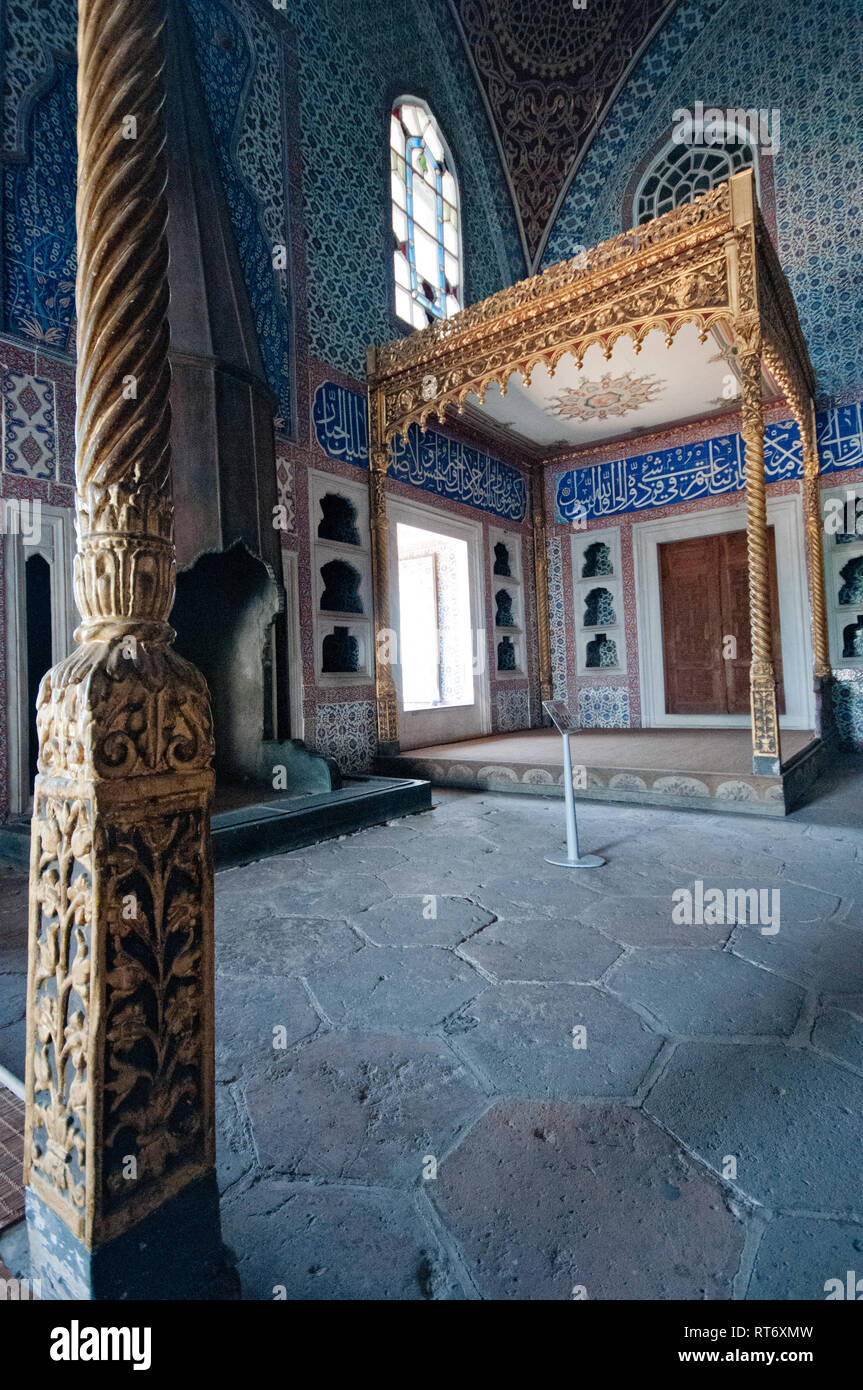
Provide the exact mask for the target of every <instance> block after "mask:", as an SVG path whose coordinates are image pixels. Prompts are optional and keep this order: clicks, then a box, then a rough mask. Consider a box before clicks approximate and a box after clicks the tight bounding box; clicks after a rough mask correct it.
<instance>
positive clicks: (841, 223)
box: [544, 0, 863, 400]
mask: <svg viewBox="0 0 863 1390" xmlns="http://www.w3.org/2000/svg"><path fill="white" fill-rule="evenodd" d="M860 21H861V12H860V0H806V3H802V4H801V3H800V0H770V3H763V4H753V3H752V0H681V3H680V4H679V5H678V6H677V7H676V9H675V11H674V13H673V14H672V15H671V16H670V17H669V19H668V21H667V22H666V24H665V25H664V26H663V28H662V30H661V31H660V32H659V34H658V35H657V37H656V38H655V39H654V40H653V42H652V43H651V44H650V46H649V47H648V49H647V50H646V52H645V54H644V55H643V57H642V58H641V60H640V62H639V63H638V65H637V67H636V69H635V71H634V72H633V74H632V77H631V78H630V80H629V81H628V82H627V83H626V85H625V86H624V88H623V90H622V91H621V93H620V94H619V96H618V97H617V99H616V101H615V102H614V104H613V106H612V108H611V111H610V112H609V115H608V116H607V118H606V119H605V121H604V122H603V124H602V126H601V128H600V130H599V132H598V134H597V136H596V138H595V140H594V142H593V145H592V146H591V148H590V150H589V152H588V154H587V156H586V158H585V160H584V163H583V164H582V167H581V168H580V170H579V171H578V173H577V174H576V176H575V179H574V181H573V184H572V187H571V189H570V192H569V194H568V195H567V197H566V198H565V200H564V202H563V205H562V207H561V211H560V214H559V216H558V218H557V222H556V225H555V227H554V229H553V231H552V234H551V237H550V239H549V243H548V247H547V250H546V254H545V258H544V263H545V264H546V265H551V264H553V263H554V262H555V261H558V260H562V259H565V258H566V257H567V256H570V255H572V254H573V248H574V247H576V246H580V245H584V246H591V245H593V244H595V243H596V242H597V241H601V240H602V239H603V238H605V237H608V236H613V235H614V234H615V233H616V232H619V231H620V230H621V226H622V220H621V219H622V217H623V212H624V200H625V194H626V188H627V184H628V181H629V179H630V177H631V175H632V173H633V171H634V170H635V169H636V167H637V166H638V164H639V162H640V161H641V160H642V159H644V158H645V157H646V156H647V155H648V154H649V152H650V151H651V150H652V149H653V148H654V146H655V145H656V144H657V143H658V142H659V141H660V140H661V139H662V137H663V136H664V135H667V134H668V133H669V132H670V130H671V127H672V124H673V121H672V115H673V112H674V110H675V109H676V108H678V107H687V108H689V109H691V108H692V106H693V104H694V103H695V101H697V100H702V101H704V102H705V103H706V104H707V105H714V104H715V105H717V106H721V107H723V108H726V107H729V106H730V107H743V108H748V107H758V108H760V107H764V108H767V109H770V110H772V109H773V108H777V109H778V110H779V112H780V117H781V124H780V132H781V138H780V148H779V153H778V154H777V155H776V156H775V157H774V158H773V175H774V184H775V197H776V224H777V231H778V239H779V247H778V249H779V255H780V258H781V260H782V264H783V266H784V268H785V270H786V272H787V274H788V278H789V281H790V283H791V288H792V290H793V292H794V295H795V298H796V301H797V305H798V309H799V312H800V319H801V324H802V327H803V331H804V333H805V335H806V339H807V342H808V344H809V351H810V354H811V357H812V362H813V366H814V367H815V371H816V374H817V377H818V386H819V391H820V392H821V393H822V395H827V396H833V397H839V398H841V399H843V400H851V399H859V398H860V397H861V396H863V367H861V360H860V334H859V325H860V321H861V318H863V279H861V275H860V264H861V252H863V169H861V160H860V150H861V146H863V128H861V114H860V113H861V110H863V24H861V22H860ZM767 158H770V156H767Z"/></svg>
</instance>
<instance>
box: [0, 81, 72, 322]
mask: <svg viewBox="0 0 863 1390" xmlns="http://www.w3.org/2000/svg"><path fill="white" fill-rule="evenodd" d="M75 119H76V99H75V68H74V67H72V66H71V65H68V64H65V63H63V64H61V65H60V67H59V71H58V73H57V76H56V79H55V81H54V83H53V84H52V85H51V86H50V87H49V89H48V90H47V91H46V92H45V93H44V94H43V95H42V96H41V98H40V99H39V100H38V101H37V102H36V103H35V104H34V105H33V107H32V110H31V116H30V121H29V131H28V132H27V134H28V144H29V146H30V150H31V151H32V159H28V160H27V161H26V162H24V163H20V164H19V163H12V164H5V165H4V166H3V171H2V189H3V238H2V241H3V303H4V308H5V314H4V318H5V326H6V327H7V328H9V329H11V331H12V332H14V333H19V334H21V335H22V336H23V337H25V338H32V339H34V340H35V341H37V342H42V343H50V344H52V345H54V346H56V347H59V348H66V347H68V346H69V342H70V338H71V337H72V335H73V331H74V322H75V267H76V264H77V256H76V249H75V162H74V160H75Z"/></svg>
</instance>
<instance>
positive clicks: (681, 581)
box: [659, 527, 785, 714]
mask: <svg viewBox="0 0 863 1390" xmlns="http://www.w3.org/2000/svg"><path fill="white" fill-rule="evenodd" d="M768 541H769V546H768V563H769V575H770V604H771V613H772V616H773V663H774V669H775V671H776V678H777V701H778V708H779V712H780V713H784V711H785V702H784V692H783V687H782V654H781V642H780V634H779V591H778V586H777V581H776V548H775V542H774V535H773V528H772V527H770V528H768ZM659 577H660V585H661V595H662V645H663V660H664V666H665V709H666V713H667V714H748V713H749V659H750V643H749V599H748V594H749V570H748V565H747V559H746V532H745V531H727V532H724V533H722V534H721V535H717V536H697V537H694V538H693V539H692V540H684V541H668V542H666V543H665V544H664V545H660V546H659Z"/></svg>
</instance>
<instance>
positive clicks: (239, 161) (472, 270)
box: [2, 0, 524, 432]
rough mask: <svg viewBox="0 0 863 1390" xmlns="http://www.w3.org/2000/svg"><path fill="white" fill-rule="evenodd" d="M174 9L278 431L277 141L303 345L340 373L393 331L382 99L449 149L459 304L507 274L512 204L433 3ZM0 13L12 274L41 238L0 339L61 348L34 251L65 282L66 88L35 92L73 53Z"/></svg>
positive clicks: (457, 53)
mask: <svg viewBox="0 0 863 1390" xmlns="http://www.w3.org/2000/svg"><path fill="white" fill-rule="evenodd" d="M185 3H186V7H187V9H188V12H189V15H190V17H191V20H192V24H193V29H194V42H195V48H196V57H197V61H198V66H199V70H200V72H201V78H202V85H203V89H204V96H205V101H206V105H207V109H208V112H209V117H210V121H211V124H212V127H213V131H214V135H215V142H216V146H217V150H218V157H219V167H220V173H221V176H222V180H223V183H224V186H225V190H226V195H227V200H228V205H229V208H230V212H231V216H232V220H233V225H234V230H235V233H236V237H237V243H238V248H239V252H240V258H241V263H242V265H243V270H244V275H245V279H246V283H247V285H248V289H249V295H250V299H251V302H252V309H253V313H254V316H255V321H256V325H257V328H258V333H259V336H260V342H261V350H262V356H263V358H264V363H265V367H266V370H267V375H268V378H269V381H270V385H271V386H272V388H273V391H274V393H275V395H276V397H277V399H278V401H279V412H280V416H281V423H282V427H283V429H284V431H285V432H289V431H290V425H291V411H292V402H291V399H290V390H289V385H290V374H291V366H292V364H291V353H292V343H291V335H290V325H291V312H290V310H291V291H290V277H289V273H288V272H287V271H285V272H281V273H280V271H279V268H278V266H276V268H275V269H274V265H273V248H274V247H275V246H278V245H280V244H282V243H286V242H287V243H288V244H290V243H289V238H288V225H287V215H288V206H287V204H288V199H287V190H286V186H285V177H286V176H285V167H286V156H287V153H288V150H287V144H288V141H289V139H291V138H293V139H296V140H298V141H299V146H300V154H301V163H302V203H303V206H302V209H301V215H302V219H303V224H304V228H305V233H306V252H307V259H306V266H305V273H306V278H307V295H308V323H309V349H310V351H311V352H312V353H313V354H315V355H316V356H317V357H319V358H320V359H322V360H323V361H326V362H329V363H330V364H332V365H333V366H334V367H337V368H339V369H341V370H343V371H345V372H348V373H350V374H352V375H353V376H355V377H359V378H362V377H363V376H364V375H365V349H366V346H367V345H368V344H369V343H375V342H383V341H386V340H388V339H390V338H392V337H394V336H396V335H397V334H398V332H399V331H400V330H399V328H398V324H397V322H396V321H395V319H394V318H393V314H392V309H391V296H392V286H391V276H392V262H391V232H390V225H389V216H390V210H389V200H388V189H389V144H388V124H387V118H388V111H389V106H390V103H391V101H392V99H393V98H394V97H395V96H396V95H399V94H401V93H405V92H410V93H413V94H415V95H418V96H420V97H424V98H425V99H427V100H428V101H429V103H430V104H431V106H432V108H433V110H434V112H435V114H436V116H437V118H438V120H439V122H440V125H441V128H442V129H443V131H444V134H445V135H446V137H447V139H448V141H449V143H450V145H451V148H452V151H453V155H454V157H455V160H456V164H457V167H458V172H459V177H460V180H461V190H462V210H463V240H464V251H465V263H466V291H467V295H468V298H469V299H471V300H476V299H482V298H484V297H485V296H487V295H489V294H492V293H493V292H494V291H495V290H498V289H500V288H501V286H502V285H505V284H509V283H511V282H512V281H513V280H515V279H517V278H518V277H519V276H520V275H523V274H524V263H523V259H522V253H521V249H520V244H519V240H518V234H517V230H516V224H515V216H514V212H513V208H512V203H511V200H510V197H509V192H508V189H507V185H506V181H505V178H504V175H503V171H502V169H501V165H500V160H499V158H498V155H497V150H496V147H495V144H494V140H493V137H492V134H491V130H490V127H489V125H488V120H487V117H486V115H485V111H484V108H483V105H482V100H481V97H480V95H479V92H478V91H477V89H476V85H475V83H474V81H473V77H472V75H471V72H470V69H469V66H468V63H467V60H466V58H465V55H464V52H463V50H462V47H461V44H460V41H459V39H458V35H457V33H456V31H455V28H454V26H453V24H452V22H451V17H450V14H449V10H448V7H447V4H446V0H387V3H382V2H381V0H375V2H374V3H356V2H355V0H327V3H326V4H322V3H321V0H285V4H284V5H279V6H278V9H277V14H276V20H277V22H276V23H274V22H273V11H272V9H271V8H270V7H269V6H267V5H265V4H263V3H262V0H185ZM2 13H3V21H4V33H3V54H4V60H5V68H4V85H3V103H4V117H5V120H4V135H3V139H4V141H5V142H6V145H5V151H6V153H7V154H9V153H14V154H15V156H16V157H19V158H20V157H22V156H23V157H24V158H25V160H26V164H27V167H22V168H17V167H14V166H10V167H8V168H7V170H6V183H7V185H8V187H7V194H6V213H5V217H6V229H5V232H4V236H5V238H6V242H7V252H6V253H7V256H10V252H11V253H12V254H11V257H10V259H11V261H12V262H13V263H14V264H16V265H21V264H22V262H21V256H20V255H16V254H15V253H16V249H17V248H19V247H22V246H23V247H30V248H33V247H34V245H35V243H34V228H36V227H39V228H41V227H42V226H43V225H46V226H47V227H48V230H49V232H50V235H51V236H52V237H53V241H54V243H55V244H52V246H51V247H50V248H48V249H47V250H45V249H44V248H42V249H40V248H38V247H36V249H34V250H32V251H31V250H28V251H26V253H25V259H24V263H23V268H22V269H21V270H20V271H19V272H12V273H11V275H10V279H9V289H8V291H7V311H6V327H7V328H8V329H10V330H11V331H13V332H15V333H20V334H22V335H23V336H24V337H30V338H37V339H39V338H41V339H42V340H43V341H44V340H45V337H46V335H47V338H48V341H51V342H53V343H56V344H57V345H59V346H63V347H65V346H66V345H67V343H66V339H67V338H68V336H69V330H70V328H71V324H72V304H71V301H70V302H69V303H68V304H61V302H60V300H61V297H62V295H63V294H65V291H64V290H61V291H59V293H55V286H54V285H53V284H47V283H43V281H42V279H41V278H40V277H41V276H42V274H43V270H44V267H42V266H41V265H40V264H39V256H40V255H41V256H45V255H50V257H51V261H50V264H49V266H48V270H49V279H50V278H52V277H53V278H56V279H62V280H63V281H64V282H66V281H70V280H73V279H74V198H73V196H72V191H73V188H74V160H75V150H74V139H73V138H71V131H73V129H74V124H73V125H72V126H71V127H70V125H69V122H70V119H71V120H73V116H74V108H72V109H70V108H69V92H70V91H71V92H72V94H73V95H74V80H73V79H71V80H70V83H69V85H67V79H66V78H62V77H61V79H60V90H59V91H58V93H57V94H55V93H54V92H53V89H52V91H50V92H49V93H48V94H47V95H46V94H45V92H44V88H45V87H46V86H48V85H49V84H50V82H51V80H52V76H54V77H56V73H57V68H56V57H57V54H58V53H60V54H67V55H68V56H69V58H70V59H72V58H73V57H74V46H75V6H74V4H71V3H70V4H58V5H56V6H50V7H49V6H47V5H45V6H35V5H33V4H32V3H31V0H6V3H5V6H4V7H3V10H2ZM283 19H284V20H286V21H287V25H285V24H282V23H279V22H278V21H281V20H283ZM283 34H284V35H285V36H286V38H287V40H288V42H290V43H291V44H295V45H296V62H297V68H298V88H299V94H298V95H299V105H298V109H294V107H295V106H296V102H294V103H293V104H292V103H290V102H289V101H288V96H287V93H286V91H285V88H284V83H283V79H282V73H281V54H280V52H279V48H280V44H281V37H282V35H283ZM34 98H38V100H37V103H36V107H35V115H34V112H33V109H32V108H33V101H34ZM64 103H65V105H64ZM289 107H290V109H289ZM286 123H288V124H289V125H290V130H291V134H290V135H287V134H286V133H285V126H286ZM28 126H29V127H32V136H31V138H29V139H28ZM31 155H32V156H33V158H32V161H31ZM43 183H44V184H46V187H45V188H44V189H42V188H40V187H38V186H37V185H39V184H43ZM49 205H50V206H49ZM43 210H47V212H48V216H47V217H41V216H40V213H41V211H43ZM70 247H71V248H72V250H71V252H70V251H69V248H70ZM70 256H71V259H70ZM28 257H29V259H28ZM61 272H62V273H61ZM16 275H17V278H15V276H16ZM13 280H14V283H12V281H13ZM49 301H50V302H49ZM61 311H62V312H61Z"/></svg>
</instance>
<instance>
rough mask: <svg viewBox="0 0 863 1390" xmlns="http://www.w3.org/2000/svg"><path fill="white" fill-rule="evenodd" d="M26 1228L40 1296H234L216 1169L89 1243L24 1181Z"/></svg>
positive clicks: (237, 1289) (234, 1279)
mask: <svg viewBox="0 0 863 1390" xmlns="http://www.w3.org/2000/svg"><path fill="white" fill-rule="evenodd" d="M27 1231H28V1235H29V1239H30V1268H29V1277H30V1279H31V1280H35V1279H38V1280H39V1285H37V1287H39V1289H40V1298H42V1299H43V1300H48V1301H52V1300H67V1299H75V1300H87V1301H98V1300H114V1299H146V1300H154V1299H158V1300H163V1299H170V1300H178V1299H232V1298H239V1297H240V1287H239V1280H238V1278H237V1275H236V1272H235V1271H234V1270H233V1269H232V1268H231V1266H230V1264H229V1263H228V1260H227V1258H226V1253H225V1250H224V1247H223V1246H222V1241H221V1235H220V1227H219V1190H218V1187H217V1185H216V1175H215V1173H209V1174H208V1175H207V1176H206V1177H204V1178H200V1179H199V1180H198V1182H195V1183H192V1184H190V1186H188V1187H185V1188H184V1189H183V1191H182V1192H180V1193H178V1194H177V1195H176V1196H174V1197H172V1198H170V1200H169V1201H167V1202H165V1203H164V1204H163V1205H162V1206H160V1207H159V1208H158V1209H157V1210H156V1211H154V1212H151V1213H150V1215H149V1216H148V1217H145V1219H144V1220H143V1221H139V1222H138V1223H137V1225H135V1226H134V1227H132V1228H131V1229H129V1230H127V1231H125V1232H124V1233H123V1234H122V1235H119V1236H116V1237H115V1238H114V1239H113V1240H110V1241H108V1242H107V1244H105V1245H100V1246H97V1247H96V1248H95V1249H93V1250H88V1249H87V1247H86V1246H85V1245H84V1243H83V1241H81V1240H79V1239H78V1238H77V1237H76V1236H74V1235H73V1234H72V1232H71V1231H70V1230H69V1228H68V1226H67V1225H66V1223H65V1222H64V1221H61V1220H60V1218H59V1216H57V1214H56V1212H53V1211H52V1210H51V1208H50V1207H49V1206H47V1205H46V1203H45V1202H43V1201H42V1199H41V1197H39V1196H38V1195H37V1194H36V1193H35V1192H34V1191H33V1189H32V1188H28V1189H27Z"/></svg>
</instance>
